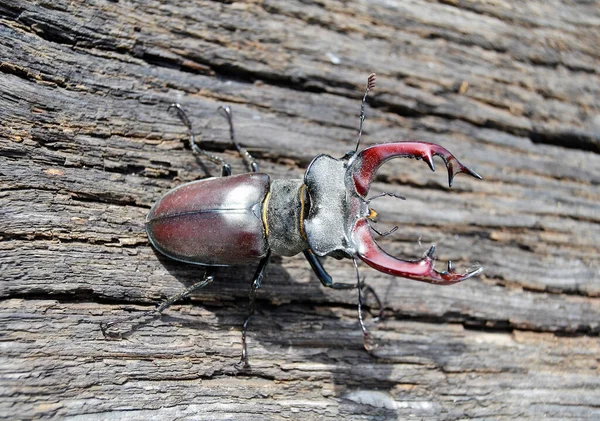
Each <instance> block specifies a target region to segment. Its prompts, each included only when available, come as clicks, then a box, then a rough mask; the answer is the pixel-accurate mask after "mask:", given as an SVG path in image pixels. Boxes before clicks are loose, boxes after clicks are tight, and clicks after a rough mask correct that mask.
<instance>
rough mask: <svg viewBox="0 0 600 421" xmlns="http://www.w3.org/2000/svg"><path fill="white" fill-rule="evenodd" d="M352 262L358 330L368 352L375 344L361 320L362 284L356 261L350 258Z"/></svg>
mask: <svg viewBox="0 0 600 421" xmlns="http://www.w3.org/2000/svg"><path fill="white" fill-rule="evenodd" d="M352 262H353V263H354V270H355V271H356V286H355V288H356V289H357V290H358V322H359V324H360V329H361V330H362V333H363V346H364V347H365V349H366V350H367V351H369V352H370V351H372V350H373V349H375V348H376V347H377V344H376V343H375V340H374V339H373V336H371V334H370V333H369V331H368V330H367V327H366V326H365V322H364V320H363V313H362V306H363V296H362V290H363V286H364V282H361V280H360V274H359V272H358V263H356V259H355V258H352ZM371 291H372V292H373V293H374V291H373V289H371ZM377 301H378V302H379V303H380V307H381V302H380V301H379V299H377Z"/></svg>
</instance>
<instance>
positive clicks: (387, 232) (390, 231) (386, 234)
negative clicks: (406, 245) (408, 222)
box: [369, 224, 398, 237]
mask: <svg viewBox="0 0 600 421" xmlns="http://www.w3.org/2000/svg"><path fill="white" fill-rule="evenodd" d="M369 225H370V224H369ZM370 227H371V229H372V230H373V231H375V232H376V233H377V234H378V235H381V236H382V237H386V236H388V235H390V234H392V233H394V232H396V230H397V229H398V225H396V226H395V227H394V228H392V229H391V230H389V231H386V232H384V233H381V232H379V231H378V230H377V229H376V228H375V227H374V226H373V225H370Z"/></svg>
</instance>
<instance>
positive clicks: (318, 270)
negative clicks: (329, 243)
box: [304, 249, 384, 320]
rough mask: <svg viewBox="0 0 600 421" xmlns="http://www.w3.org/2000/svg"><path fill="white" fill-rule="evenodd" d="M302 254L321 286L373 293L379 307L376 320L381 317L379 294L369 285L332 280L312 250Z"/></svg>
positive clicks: (381, 308) (382, 311) (381, 307)
mask: <svg viewBox="0 0 600 421" xmlns="http://www.w3.org/2000/svg"><path fill="white" fill-rule="evenodd" d="M304 256H305V257H306V260H308V263H309V264H310V267H311V268H312V270H313V272H315V274H316V275H317V277H318V278H319V281H321V284H322V285H323V286H325V287H327V288H333V289H354V288H358V289H360V290H361V293H359V294H362V290H364V291H365V292H367V293H370V294H371V295H373V297H374V298H375V301H377V307H378V308H379V315H378V316H377V319H378V320H380V319H383V313H384V309H383V305H382V304H381V299H380V298H379V296H378V295H377V293H376V292H375V290H374V289H373V288H372V287H371V286H370V285H367V284H366V283H364V282H359V283H358V284H347V283H343V282H334V281H333V278H332V277H331V275H329V274H328V273H327V271H326V270H325V268H324V267H323V264H322V263H321V261H320V260H319V258H318V257H317V256H315V254H314V253H313V251H312V250H311V249H307V250H304ZM357 273H358V272H357Z"/></svg>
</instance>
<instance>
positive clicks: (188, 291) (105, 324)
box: [100, 273, 214, 336]
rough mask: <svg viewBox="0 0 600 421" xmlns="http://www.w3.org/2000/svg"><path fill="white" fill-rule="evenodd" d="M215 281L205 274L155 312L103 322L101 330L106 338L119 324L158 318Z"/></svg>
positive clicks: (162, 304)
mask: <svg viewBox="0 0 600 421" xmlns="http://www.w3.org/2000/svg"><path fill="white" fill-rule="evenodd" d="M213 280H214V277H213V276H212V275H208V274H206V273H205V274H204V276H203V277H202V280H200V281H198V282H196V283H195V284H193V285H191V286H189V287H188V288H186V289H184V290H183V291H181V292H179V293H177V294H175V295H173V296H171V297H169V298H167V299H166V300H165V301H163V302H162V303H160V304H159V305H158V307H156V308H155V309H154V310H150V311H145V312H143V313H141V314H134V315H131V316H128V317H123V318H121V319H116V320H112V321H109V322H101V323H100V330H102V334H103V335H104V336H108V335H109V332H108V330H109V329H110V328H111V327H113V326H115V325H118V324H121V323H125V322H131V321H134V320H136V319H142V318H145V317H150V316H156V315H157V314H161V313H162V312H163V311H165V310H166V309H167V308H169V307H170V306H171V305H173V303H175V302H177V301H179V300H181V299H182V298H185V297H187V296H188V295H190V294H191V293H192V292H194V291H196V290H198V289H200V288H203V287H205V286H206V285H208V284H210V283H211V282H212V281H213Z"/></svg>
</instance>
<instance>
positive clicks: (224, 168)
mask: <svg viewBox="0 0 600 421" xmlns="http://www.w3.org/2000/svg"><path fill="white" fill-rule="evenodd" d="M171 108H175V110H176V111H177V115H178V116H179V119H180V120H181V122H182V123H183V124H184V125H185V127H186V128H187V131H188V137H189V139H190V147H191V148H192V153H194V154H195V155H199V156H202V157H204V158H205V159H207V160H208V161H210V162H212V163H213V164H217V165H220V166H221V174H222V175H223V176H228V175H231V167H230V166H229V164H227V163H226V162H225V161H224V160H223V159H222V158H219V157H218V156H216V155H213V154H211V153H209V152H207V151H205V150H204V149H202V148H200V146H198V144H197V143H196V136H194V131H193V128H192V122H191V121H190V119H189V117H188V116H187V113H186V112H185V110H184V109H183V107H182V106H181V104H179V103H176V102H175V103H173V104H171V105H169V107H168V108H167V111H169V110H170V109H171Z"/></svg>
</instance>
